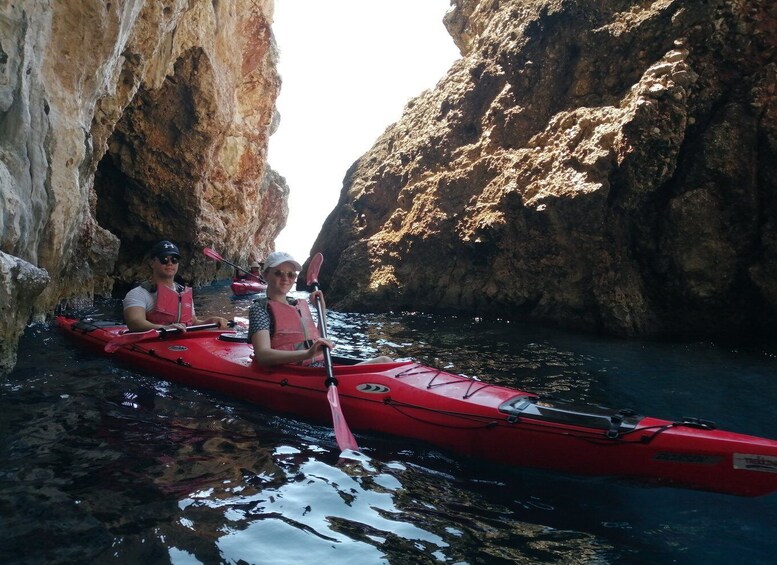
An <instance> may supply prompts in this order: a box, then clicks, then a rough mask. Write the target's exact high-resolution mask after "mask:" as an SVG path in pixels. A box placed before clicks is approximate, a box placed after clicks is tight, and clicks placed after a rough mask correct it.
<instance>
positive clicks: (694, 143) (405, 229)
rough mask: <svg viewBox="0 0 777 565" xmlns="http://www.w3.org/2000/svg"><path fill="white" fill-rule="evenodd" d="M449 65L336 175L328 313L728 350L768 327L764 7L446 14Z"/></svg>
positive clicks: (768, 41) (772, 138)
mask: <svg viewBox="0 0 777 565" xmlns="http://www.w3.org/2000/svg"><path fill="white" fill-rule="evenodd" d="M453 4H454V5H455V8H454V9H453V10H452V11H451V12H450V13H449V14H448V15H447V16H446V18H445V23H446V25H447V27H448V29H449V31H450V32H451V35H452V36H453V38H454V41H455V43H456V45H457V46H458V47H459V49H460V51H461V54H462V58H461V59H460V60H459V61H458V62H457V63H456V64H455V65H454V66H453V68H452V69H451V70H450V72H449V73H448V74H447V75H446V76H445V77H444V78H443V79H442V80H441V81H440V82H439V83H438V84H437V87H436V88H434V89H433V90H429V91H426V92H424V93H422V94H421V95H420V96H418V97H417V98H416V99H414V100H412V101H411V102H409V103H408V105H407V106H406V108H405V112H404V114H403V117H402V118H401V120H400V121H399V122H397V123H396V124H394V125H392V126H390V127H389V128H388V129H387V130H386V131H385V133H384V134H383V135H382V136H381V137H380V138H379V139H378V140H377V142H376V143H375V145H374V147H373V148H372V149H371V150H370V151H369V152H368V153H367V154H365V155H364V156H362V157H361V158H360V159H358V160H357V161H356V162H355V163H354V165H353V166H352V168H351V169H350V170H349V171H348V174H347V175H346V178H345V181H344V186H343V189H342V193H341V197H340V200H339V202H338V204H337V207H336V208H335V210H333V212H332V213H331V214H330V216H329V218H328V219H327V221H326V223H325V224H324V227H323V229H322V232H321V234H320V235H319V237H318V240H317V241H316V243H315V245H314V250H316V251H322V252H323V253H324V255H325V257H326V258H327V261H325V263H324V267H323V270H322V274H321V280H322V283H323V284H324V286H325V288H327V290H328V301H329V303H330V305H334V306H337V307H340V308H343V309H349V310H373V309H374V310H389V309H394V310H401V309H406V310H425V311H432V312H458V313H465V314H468V315H489V316H504V317H512V318H522V319H532V320H540V321H543V322H547V323H553V324H559V325H562V326H566V327H574V328H583V329H586V330H595V331H604V332H608V333H612V334H617V335H625V336H634V335H654V336H666V335H682V334H692V335H702V334H709V333H713V334H724V333H728V332H740V331H743V330H753V329H759V328H765V327H769V326H770V325H773V324H774V321H775V313H776V312H777V276H775V275H777V201H776V200H775V194H777V191H776V190H775V189H776V188H777V186H775V185H776V184H777V175H776V174H775V172H776V171H775V167H777V106H776V105H775V93H776V92H777V66H776V65H775V61H777V57H776V55H777V53H776V52H775V51H776V49H775V47H776V46H777V7H775V6H777V5H775V4H774V3H773V2H772V1H771V0H749V1H747V0H743V1H738V2H730V1H723V0H712V1H709V2H695V1H694V2H692V1H687V0H686V1H680V0H656V1H654V2H649V1H648V2H632V1H615V0H609V1H607V0H605V1H602V0H583V1H577V2H570V1H553V0H537V1H526V0H520V1H519V0H499V1H496V0H481V1H474V0H473V1H467V0H454V2H453Z"/></svg>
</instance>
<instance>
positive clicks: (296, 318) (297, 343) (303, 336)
mask: <svg viewBox="0 0 777 565" xmlns="http://www.w3.org/2000/svg"><path fill="white" fill-rule="evenodd" d="M267 310H268V311H269V312H270V315H271V316H272V319H273V325H274V327H273V332H272V335H271V336H270V347H272V348H273V349H282V350H284V351H297V350H299V349H307V348H308V347H310V343H309V342H310V341H312V340H314V339H316V338H318V337H320V334H319V333H318V328H317V327H316V323H315V322H314V321H313V315H312V314H311V313H310V308H309V307H308V304H307V302H305V301H303V300H297V304H296V305H291V304H284V303H282V302H276V301H275V300H267ZM306 342H307V343H306Z"/></svg>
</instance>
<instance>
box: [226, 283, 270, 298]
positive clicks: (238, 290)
mask: <svg viewBox="0 0 777 565" xmlns="http://www.w3.org/2000/svg"><path fill="white" fill-rule="evenodd" d="M231 288H232V294H234V295H235V296H246V295H249V294H259V293H260V292H264V291H266V290H267V285H266V284H265V283H263V282H260V281H256V280H253V279H232V285H231Z"/></svg>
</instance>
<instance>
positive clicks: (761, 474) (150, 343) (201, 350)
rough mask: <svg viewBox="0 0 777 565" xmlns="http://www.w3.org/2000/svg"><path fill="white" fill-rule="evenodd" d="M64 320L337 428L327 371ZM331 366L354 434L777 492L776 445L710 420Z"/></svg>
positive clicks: (217, 339) (231, 348)
mask: <svg viewBox="0 0 777 565" xmlns="http://www.w3.org/2000/svg"><path fill="white" fill-rule="evenodd" d="M56 321H57V323H58V324H59V325H60V326H61V327H62V328H63V329H64V331H65V332H66V333H67V334H68V335H70V336H71V337H72V338H74V339H75V340H76V341H78V342H79V343H81V344H83V345H85V346H91V347H92V348H93V349H94V350H95V351H99V352H101V353H104V347H105V345H106V344H107V343H108V342H111V341H112V340H113V345H114V346H115V347H116V349H115V353H113V355H115V357H116V358H117V360H120V361H123V362H125V363H128V364H130V365H132V366H133V367H135V368H137V369H140V370H142V371H147V372H149V373H153V374H156V375H159V376H160V377H162V378H165V379H169V380H171V381H176V382H179V383H183V384H185V385H189V386H194V387H200V388H206V389H211V390H215V391H218V392H221V393H224V394H227V395H230V396H234V397H236V398H239V399H243V400H247V401H249V402H253V403H255V404H258V405H260V406H263V407H266V408H268V409H271V410H273V411H276V412H279V413H284V414H290V415H294V416H296V417H299V418H302V419H305V420H310V421H313V422H316V423H325V424H326V423H328V424H331V422H332V416H331V413H330V407H329V404H328V402H327V387H326V384H325V380H326V372H325V369H323V368H312V367H301V366H297V365H281V366H277V367H260V366H259V365H257V364H256V363H255V362H254V361H253V358H252V348H251V345H250V344H248V343H246V342H245V339H244V338H242V337H240V336H238V335H237V334H235V332H224V331H223V330H218V329H202V330H199V331H189V332H187V333H185V334H170V335H168V336H167V337H160V336H159V333H158V332H156V331H153V332H150V335H146V334H142V335H141V334H125V333H124V332H126V326H123V325H116V323H115V322H105V321H94V320H89V319H83V320H78V319H74V318H67V317H58V318H57V320H56ZM119 336H123V339H118V340H117V338H119ZM127 336H132V337H127ZM128 340H136V342H135V343H128ZM117 342H119V343H118V344H117ZM335 361H339V362H337V363H336V364H335V366H334V374H335V377H336V378H337V381H338V385H337V389H338V391H339V399H340V404H341V407H342V412H343V414H344V416H345V418H346V420H347V421H348V423H349V424H350V426H351V428H353V429H354V430H357V431H361V432H379V433H385V434H391V435H394V436H403V437H407V438H412V439H414V440H421V441H425V442H428V443H430V444H434V445H436V446H439V447H441V448H444V449H446V450H449V451H451V452H454V453H457V454H460V455H463V456H467V457H472V458H477V459H483V460H488V461H493V462H497V463H502V464H506V465H514V466H519V467H535V468H542V469H550V470H555V471H561V472H565V473H573V474H581V475H593V476H614V477H624V478H629V479H636V480H639V481H643V482H649V483H653V484H659V485H667V486H675V487H683V488H692V489H701V490H708V491H714V492H720V493H726V494H734V495H740V496H759V495H765V494H768V493H771V492H774V491H775V490H777V441H773V440H769V439H763V438H758V437H754V436H748V435H743V434H737V433H732V432H727V431H722V430H717V429H715V426H714V424H712V423H711V422H707V421H704V420H696V419H690V420H683V421H676V422H672V421H668V420H661V419H657V418H651V417H648V416H641V415H639V414H637V413H635V412H633V411H630V410H620V411H617V410H611V409H606V408H601V407H598V406H589V407H580V406H574V405H569V404H566V403H560V402H548V401H545V400H542V399H541V398H539V397H538V396H537V395H534V394H531V393H527V392H522V391H520V390H516V389H512V388H507V387H502V386H495V385H490V384H488V383H486V382H483V381H480V380H478V379H474V378H470V377H465V376H462V375H456V374H452V373H447V372H445V371H442V370H440V369H435V368H432V367H426V366H424V365H420V364H418V363H415V362H410V361H408V362H396V363H387V364H380V365H355V364H353V362H350V364H349V362H347V360H343V359H338V358H335Z"/></svg>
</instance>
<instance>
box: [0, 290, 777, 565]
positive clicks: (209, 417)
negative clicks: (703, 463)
mask: <svg viewBox="0 0 777 565" xmlns="http://www.w3.org/2000/svg"><path fill="white" fill-rule="evenodd" d="M196 305H197V310H198V313H199V314H200V315H204V314H217V313H218V314H222V315H224V316H226V317H230V318H232V317H245V316H247V311H248V307H249V305H250V299H240V300H237V299H234V298H231V297H230V292H229V287H228V286H227V285H224V284H221V285H214V286H212V287H208V288H205V289H200V290H199V291H198V292H197V293H196ZM119 308H120V305H119V302H118V301H106V302H105V303H101V304H99V305H98V307H97V308H96V309H95V312H96V313H97V314H98V315H101V316H104V317H111V316H116V315H119V314H120V311H119ZM328 320H329V324H328V326H329V333H330V335H331V337H332V338H333V339H334V340H335V341H336V343H337V345H338V349H337V351H336V352H337V353H340V354H345V355H359V356H370V355H378V354H382V355H390V356H392V357H395V358H407V359H415V360H418V361H420V362H422V363H424V364H427V365H434V366H438V367H441V368H445V369H446V370H448V371H452V372H456V373H462V374H466V375H471V376H478V377H479V378H481V379H483V380H485V381H488V382H493V383H498V384H502V385H507V386H512V387H516V388H520V389H523V390H529V391H532V392H537V393H542V394H547V395H553V396H554V397H556V398H560V399H563V400H570V401H575V402H585V403H593V404H600V405H605V406H609V407H613V408H633V409H635V410H638V411H639V412H640V413H643V414H648V415H651V416H656V417H661V418H666V419H670V420H675V419H680V418H683V417H699V418H704V419H709V420H713V421H715V422H716V424H717V425H718V427H720V428H723V429H728V430H731V431H737V432H741V433H747V434H753V435H759V436H766V437H770V438H777V417H775V416H774V407H775V406H777V357H776V356H775V353H774V349H773V348H772V347H771V344H769V343H768V341H766V342H763V343H758V344H753V343H750V344H748V345H742V344H739V345H732V344H724V343H715V342H710V341H705V342H698V343H676V342H675V343H658V342H648V341H636V340H629V341H624V340H617V339H608V338H600V337H592V336H588V335H583V334H578V333H571V332H564V331H558V330H550V329H547V328H542V327H538V326H536V325H532V324H522V323H521V324H519V323H514V322H513V323H508V322H498V321H483V320H477V319H472V318H461V317H459V318H453V317H442V316H432V315H426V314H418V313H407V312H405V313H392V314H380V315H365V314H353V313H347V312H336V311H330V312H328ZM356 436H357V440H358V442H359V445H360V447H361V449H362V453H360V454H352V455H351V456H349V457H341V454H340V452H339V450H338V448H337V445H336V443H335V438H334V435H333V432H332V429H331V427H329V426H316V425H312V424H309V423H306V422H304V421H302V420H297V419H292V418H287V417H283V416H280V415H277V414H273V413H271V412H269V411H266V410H262V409H260V408H257V407H256V406H253V405H251V404H248V403H246V402H242V401H241V400H240V399H235V398H227V397H224V396H221V395H218V394H214V393H211V392H208V391H201V390H196V389H192V388H189V387H186V386H183V385H178V384H173V383H171V382H169V381H166V380H164V379H163V378H159V377H155V376H151V375H146V374H142V373H139V372H135V371H133V370H130V369H128V368H126V367H124V366H121V365H118V364H116V363H114V362H113V361H112V360H111V359H110V358H105V357H96V356H93V355H92V354H90V353H88V352H87V351H84V350H81V349H79V348H78V347H77V346H76V345H75V344H74V343H72V342H70V341H68V340H66V339H65V337H64V336H63V334H62V333H61V332H60V331H59V330H58V329H57V328H56V327H54V326H52V325H41V324H39V325H33V326H30V327H29V328H28V329H27V331H26V333H25V335H24V337H23V339H22V341H21V344H20V350H19V362H18V366H17V368H16V370H15V371H14V372H13V373H12V374H11V375H10V376H8V377H7V378H6V379H5V380H4V382H2V383H0V563H25V564H27V563H29V564H33V563H46V564H49V563H144V564H146V565H150V564H157V563H160V564H162V563H174V564H181V565H183V564H186V565H189V564H197V563H203V564H210V563H235V564H237V563H257V564H290V563H293V564H305V563H317V564H320V563H354V564H356V563H358V564H372V563H376V564H377V563H387V564H388V563H391V564H396V563H413V564H415V563H472V564H475V563H485V564H491V563H497V564H498V563H579V564H588V563H592V564H594V563H595V564H609V563H613V564H614V563H651V564H656V563H704V564H711V563H731V562H739V563H751V564H753V563H763V564H767V563H774V562H775V556H776V555H777V541H775V533H777V495H769V496H765V497H759V498H740V497H734V496H728V495H721V494H714V493H706V492H697V491H690V490H683V489H675V488H667V487H649V486H645V485H641V484H634V483H630V482H624V481H619V480H615V479H601V478H596V479H592V478H584V477H576V476H571V475H563V474H558V473H550V472H542V471H536V470H527V469H513V468H504V467H500V466H496V465H493V464H489V463H483V462H479V461H471V460H466V459H463V458H460V457H455V456H452V455H451V454H449V453H446V452H443V451H441V450H438V449H435V448H432V447H430V446H428V445H425V444H421V443H418V442H413V441H408V440H404V439H399V438H391V437H385V436H376V435H369V434H357V435H356ZM504 448H505V449H522V446H520V445H512V446H508V445H506V446H504Z"/></svg>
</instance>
